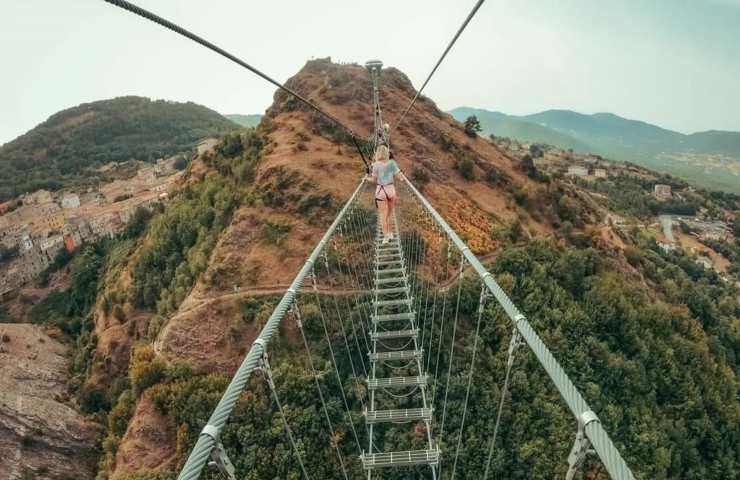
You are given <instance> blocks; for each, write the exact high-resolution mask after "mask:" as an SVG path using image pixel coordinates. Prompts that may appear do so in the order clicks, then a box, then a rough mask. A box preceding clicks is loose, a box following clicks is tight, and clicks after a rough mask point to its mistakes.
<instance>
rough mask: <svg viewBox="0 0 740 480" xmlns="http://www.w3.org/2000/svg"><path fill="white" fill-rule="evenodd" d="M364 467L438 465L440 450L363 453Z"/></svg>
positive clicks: (368, 468)
mask: <svg viewBox="0 0 740 480" xmlns="http://www.w3.org/2000/svg"><path fill="white" fill-rule="evenodd" d="M360 458H361V459H362V467H363V468H364V469H365V470H372V469H374V468H383V467H397V466H412V465H437V464H439V448H437V449H434V450H408V451H405V452H388V453H363V454H362V455H361V456H360Z"/></svg>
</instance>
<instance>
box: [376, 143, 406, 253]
mask: <svg viewBox="0 0 740 480" xmlns="http://www.w3.org/2000/svg"><path fill="white" fill-rule="evenodd" d="M395 179H399V180H404V176H403V173H401V169H400V168H398V164H397V163H396V161H395V160H393V159H391V158H390V151H389V150H388V147H387V146H385V145H380V146H379V147H378V148H377V149H376V150H375V157H374V158H373V167H372V180H373V182H374V183H375V206H376V207H377V208H378V213H379V216H380V226H381V228H382V229H383V243H384V244H385V243H388V241H389V240H392V239H393V228H392V225H391V220H392V218H393V208H394V207H395V205H396V201H397V200H398V194H397V193H396V187H395V186H394V185H393V181H394V180H395Z"/></svg>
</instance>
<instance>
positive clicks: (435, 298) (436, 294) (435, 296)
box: [422, 223, 447, 372]
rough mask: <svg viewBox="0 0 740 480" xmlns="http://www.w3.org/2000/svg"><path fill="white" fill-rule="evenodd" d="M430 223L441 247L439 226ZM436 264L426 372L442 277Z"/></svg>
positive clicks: (429, 358)
mask: <svg viewBox="0 0 740 480" xmlns="http://www.w3.org/2000/svg"><path fill="white" fill-rule="evenodd" d="M432 225H433V227H434V229H435V231H436V233H437V238H438V239H439V246H440V247H441V246H442V235H441V232H440V230H439V228H438V227H437V226H436V225H435V224H434V223H433V224H432ZM436 266H437V265H436V264H435V269H434V275H433V279H434V285H435V287H434V301H433V303H432V318H431V319H430V320H429V350H428V351H427V359H426V368H425V369H424V371H426V372H428V371H429V364H430V360H431V358H432V342H433V341H434V326H435V323H434V321H435V320H436V318H437V297H438V296H439V290H440V288H439V281H440V280H442V279H443V278H444V277H440V276H439V274H438V272H437V269H436ZM444 269H445V271H446V270H447V264H446V263H445V266H444ZM422 348H425V347H424V345H422Z"/></svg>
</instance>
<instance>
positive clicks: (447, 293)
mask: <svg viewBox="0 0 740 480" xmlns="http://www.w3.org/2000/svg"><path fill="white" fill-rule="evenodd" d="M447 252H448V255H449V254H450V252H451V250H449V249H448V250H447ZM464 261H465V260H464V258H462V257H460V268H459V270H458V273H457V275H456V277H457V279H458V281H460V279H462V274H463V271H464ZM452 281H453V282H454V280H452ZM453 285H454V283H453ZM453 285H449V286H446V288H445V299H444V302H443V303H442V325H441V327H440V328H441V329H440V332H439V343H438V344H437V359H436V361H435V362H434V392H433V393H432V398H433V401H434V404H435V405H436V404H437V386H438V385H439V365H440V363H441V357H442V340H443V339H444V326H445V323H446V322H445V320H446V313H447V303H448V300H449V296H450V290H451V287H452V286H453Z"/></svg>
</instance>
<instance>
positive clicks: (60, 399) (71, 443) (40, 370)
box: [0, 324, 98, 480]
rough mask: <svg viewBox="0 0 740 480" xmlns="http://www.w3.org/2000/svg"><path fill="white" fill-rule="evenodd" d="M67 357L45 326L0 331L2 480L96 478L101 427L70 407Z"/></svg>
mask: <svg viewBox="0 0 740 480" xmlns="http://www.w3.org/2000/svg"><path fill="white" fill-rule="evenodd" d="M65 354H66V347H65V346H64V345H63V344H62V343H60V342H59V341H57V340H55V339H54V338H53V337H52V336H50V335H49V333H47V332H46V331H45V330H44V328H43V327H41V326H38V325H29V324H3V325H0V480H20V479H28V478H33V479H49V480H61V479H69V478H79V479H89V478H93V472H94V468H95V463H96V458H95V455H96V451H95V439H96V436H97V433H98V426H97V424H96V423H94V422H92V421H90V420H89V419H87V418H86V417H84V416H83V415H81V414H80V413H78V412H77V410H76V409H75V408H73V407H72V406H71V405H70V404H69V403H68V401H67V394H66V392H67V386H66V384H67V368H68V367H67V359H66V357H65Z"/></svg>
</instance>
